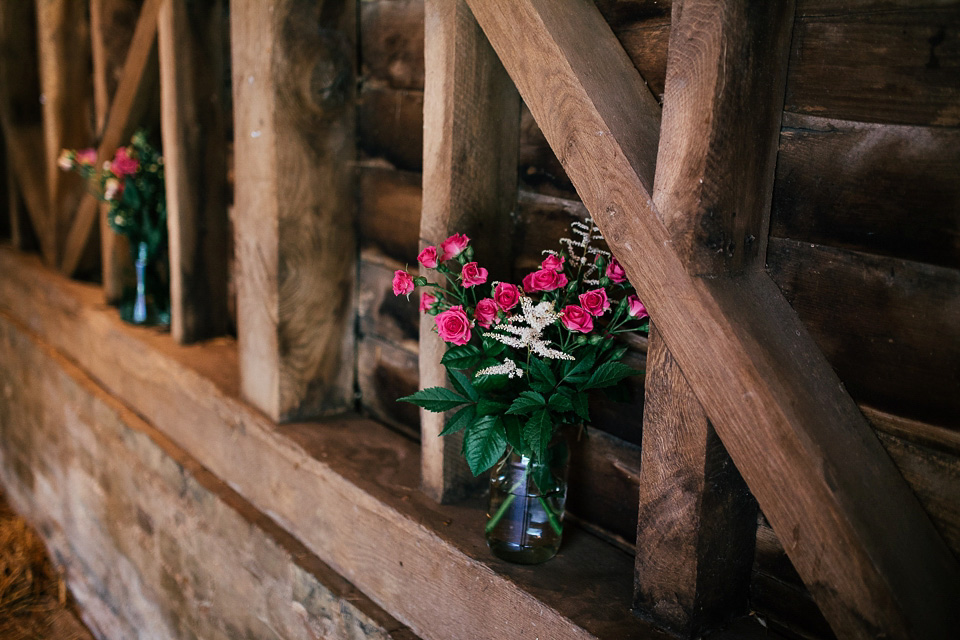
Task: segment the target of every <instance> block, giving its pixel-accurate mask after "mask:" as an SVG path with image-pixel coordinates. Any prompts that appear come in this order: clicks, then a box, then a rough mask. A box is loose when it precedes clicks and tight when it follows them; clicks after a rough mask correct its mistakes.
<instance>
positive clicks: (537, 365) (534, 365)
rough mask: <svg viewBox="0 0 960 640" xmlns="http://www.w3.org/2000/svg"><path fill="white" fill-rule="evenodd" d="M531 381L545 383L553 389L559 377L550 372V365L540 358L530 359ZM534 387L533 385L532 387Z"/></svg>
mask: <svg viewBox="0 0 960 640" xmlns="http://www.w3.org/2000/svg"><path fill="white" fill-rule="evenodd" d="M530 374H531V379H532V380H534V381H537V382H543V383H544V384H546V385H549V388H550V389H553V387H555V386H556V385H557V377H556V376H555V375H553V371H551V370H550V365H548V364H547V363H546V362H544V361H543V360H541V359H540V358H530ZM530 386H533V385H530Z"/></svg>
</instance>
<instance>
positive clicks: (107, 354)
mask: <svg viewBox="0 0 960 640" xmlns="http://www.w3.org/2000/svg"><path fill="white" fill-rule="evenodd" d="M0 273H3V274H4V277H3V278H0V310H2V311H3V312H4V313H6V314H8V315H10V316H11V317H14V318H17V319H18V321H19V322H20V323H21V324H23V325H25V326H28V327H29V328H30V330H31V331H33V332H35V333H36V334H37V335H38V336H39V337H40V338H41V339H43V340H44V341H45V342H47V343H49V344H50V345H51V346H52V347H53V348H55V349H56V350H58V351H60V352H61V353H62V354H64V355H65V356H66V357H67V358H69V359H70V360H71V361H73V362H75V363H77V365H78V366H80V367H81V368H82V369H84V370H85V371H86V372H88V373H89V374H90V376H91V377H92V378H94V379H96V380H97V381H98V383H99V384H100V385H102V387H103V388H104V389H105V390H106V391H107V392H108V393H110V394H111V395H113V396H114V397H115V398H116V399H117V400H118V401H119V402H121V403H123V404H124V405H126V406H128V407H130V408H131V410H133V411H134V412H136V413H137V414H138V415H139V416H142V417H143V418H144V419H145V420H147V421H148V422H150V423H151V424H152V425H154V426H155V427H156V428H157V429H158V430H159V431H161V432H162V433H163V434H164V435H166V436H167V437H169V438H170V439H171V440H172V441H174V442H175V443H176V444H177V446H179V447H182V448H183V449H184V450H185V451H186V452H187V453H188V454H189V455H190V456H192V457H193V458H195V459H196V460H197V461H198V462H199V463H200V464H202V465H203V466H204V467H206V468H207V469H209V470H210V471H211V472H212V473H214V474H215V475H216V476H217V477H218V478H220V479H221V480H223V481H224V482H225V483H226V484H228V485H229V486H231V487H232V488H233V489H235V490H236V491H237V492H238V493H240V494H241V495H242V496H243V497H244V498H245V499H246V500H248V501H250V503H251V504H253V505H254V506H255V507H256V508H257V509H259V510H260V511H262V512H264V513H269V514H270V515H271V517H272V518H273V519H274V520H275V521H276V522H278V523H280V524H281V525H282V526H283V528H284V529H285V530H286V531H288V532H290V533H291V534H292V535H293V536H295V537H296V538H297V539H299V540H300V541H301V542H303V544H304V545H305V546H306V547H308V548H309V549H310V550H311V551H312V552H313V553H315V554H316V555H317V556H318V557H319V558H320V559H321V560H323V561H324V562H326V563H327V564H329V565H330V566H331V567H332V568H333V569H334V570H335V571H336V572H337V573H339V574H340V575H342V576H344V577H345V578H347V579H348V580H350V582H352V583H353V584H354V585H356V586H357V588H359V589H360V590H361V591H363V592H364V593H365V594H367V595H368V596H370V597H371V598H372V599H373V600H375V601H376V602H377V604H378V605H380V606H381V607H383V608H384V609H385V610H386V611H388V612H389V613H390V614H391V615H393V616H394V617H396V618H397V619H399V620H401V621H402V622H404V623H405V624H407V625H408V626H409V627H410V628H411V629H412V630H413V631H414V632H415V633H416V634H417V635H418V636H419V637H422V638H424V639H425V640H430V639H434V640H445V639H447V638H494V637H504V636H506V637H515V636H517V635H519V636H520V637H522V638H534V637H540V638H551V639H557V640H566V639H574V638H575V639H581V640H589V639H609V640H634V639H635V640H640V639H642V638H643V639H648V640H664V639H665V636H664V634H662V633H659V632H657V631H656V630H655V629H652V628H651V627H650V626H649V625H647V624H645V623H643V622H642V621H638V620H637V619H636V618H635V617H634V615H633V613H632V612H631V611H630V594H631V582H632V564H633V563H632V558H630V557H629V556H628V555H627V554H624V553H623V552H622V551H620V550H619V549H617V548H615V547H613V546H610V545H607V544H605V543H603V542H601V541H600V540H598V539H596V538H595V537H593V536H591V535H589V534H586V533H583V532H581V533H579V534H578V533H577V532H576V530H572V531H571V532H570V536H569V537H565V539H564V549H563V551H562V552H561V553H560V554H559V555H558V556H557V557H556V558H555V559H553V560H552V561H551V562H550V563H549V564H548V565H544V566H543V567H542V568H541V569H538V571H537V572H536V573H531V572H530V571H529V570H528V569H526V568H524V567H520V566H517V565H509V564H507V563H503V562H500V561H497V560H494V559H492V558H491V556H490V555H489V551H488V550H487V548H486V545H485V543H484V540H483V522H484V514H483V509H482V508H480V507H479V506H475V505H470V504H467V505H446V506H441V505H437V504H436V503H435V502H433V501H432V500H430V499H429V498H428V497H427V496H425V495H424V494H423V493H422V492H420V491H419V484H420V465H419V453H418V452H419V447H418V445H417V444H416V443H415V442H412V441H410V440H409V439H408V438H405V437H403V436H401V435H399V434H396V433H394V432H392V431H390V430H389V429H387V428H385V427H383V426H381V425H378V424H376V423H374V422H372V421H370V420H364V419H362V418H356V417H346V418H336V419H331V420H328V421H324V422H322V423H307V424H304V423H300V424H289V425H278V424H276V423H274V422H273V421H271V420H270V419H268V418H267V417H266V416H265V415H264V414H263V413H262V412H261V411H259V410H257V409H256V408H254V407H252V406H250V405H249V404H247V403H246V402H244V401H243V400H242V399H241V398H240V389H239V387H240V385H239V379H238V375H237V371H238V367H237V349H236V343H233V342H231V341H229V340H227V339H221V340H217V341H212V342H210V343H205V344H203V345H192V346H188V347H185V346H181V345H178V344H176V343H175V342H174V341H173V340H172V338H171V337H170V336H169V335H168V334H164V333H158V332H156V331H152V330H150V329H144V328H140V327H133V326H130V325H128V324H125V323H124V322H122V321H121V320H120V319H119V318H118V317H117V316H116V313H114V312H112V310H110V309H105V308H103V305H102V304H101V294H100V291H99V288H98V287H95V286H92V285H88V284H84V283H80V282H76V281H70V280H67V279H66V278H64V277H63V276H62V275H58V274H57V273H55V272H52V271H50V270H49V269H45V268H43V267H42V265H40V263H39V261H38V260H37V259H36V258H34V257H30V256H23V255H20V254H17V253H16V252H14V251H12V250H10V249H5V248H3V247H0ZM557 585H567V586H565V587H563V588H558V586H557ZM438 603H439V604H438ZM491 612H494V613H493V614H492V613H491ZM534 623H535V625H536V626H534Z"/></svg>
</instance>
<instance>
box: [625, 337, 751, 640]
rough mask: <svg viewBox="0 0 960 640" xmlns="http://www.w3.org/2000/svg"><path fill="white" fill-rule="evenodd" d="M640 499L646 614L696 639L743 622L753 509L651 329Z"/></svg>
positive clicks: (639, 579)
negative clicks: (731, 622) (736, 619)
mask: <svg viewBox="0 0 960 640" xmlns="http://www.w3.org/2000/svg"><path fill="white" fill-rule="evenodd" d="M639 496H640V501H639V515H638V521H637V522H638V524H637V545H636V549H637V557H636V565H635V570H634V572H635V581H636V586H635V590H634V606H635V607H636V608H637V609H638V610H639V611H641V614H642V615H644V616H646V617H649V618H651V619H653V620H654V621H655V622H656V623H658V624H662V625H664V626H665V627H667V628H669V629H671V630H673V631H674V632H676V633H679V634H681V635H683V636H687V637H695V636H698V635H700V634H702V633H703V632H704V631H705V630H706V629H708V628H711V627H715V626H717V625H719V624H721V623H723V622H725V621H727V620H730V619H732V618H734V617H737V616H739V615H742V614H744V613H746V609H747V603H748V598H749V587H750V575H751V566H752V564H753V552H754V543H755V540H756V533H755V530H756V521H757V506H756V501H755V500H754V499H753V497H752V496H751V495H750V491H749V490H748V489H747V486H746V484H745V483H744V481H743V478H742V477H741V476H740V473H739V472H738V471H737V468H736V467H735V466H734V464H733V461H732V460H731V459H730V456H729V454H728V453H727V452H726V450H725V449H724V447H723V443H722V442H721V441H720V438H719V437H718V436H717V434H716V431H714V429H713V426H712V425H711V424H710V421H709V420H708V419H707V416H706V414H705V413H704V411H703V408H702V407H701V406H700V403H699V401H698V400H697V398H696V396H695V395H694V394H693V392H692V391H691V390H690V386H689V384H688V383H687V381H686V378H685V377H684V376H683V372H682V371H681V370H680V367H679V366H678V365H677V363H676V361H675V360H674V359H673V356H671V355H670V351H669V349H668V348H667V346H666V344H665V343H664V342H663V339H662V338H661V337H660V336H659V334H658V333H657V331H656V326H655V325H653V324H651V333H650V347H649V349H648V351H647V375H646V399H645V403H644V411H643V450H642V458H641V465H640V479H639Z"/></svg>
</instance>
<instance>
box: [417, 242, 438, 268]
mask: <svg viewBox="0 0 960 640" xmlns="http://www.w3.org/2000/svg"><path fill="white" fill-rule="evenodd" d="M417 261H418V262H420V264H422V265H423V266H425V267H426V268H427V269H435V268H436V267H437V264H438V262H439V261H438V260H437V248H436V247H427V248H426V249H424V250H423V251H421V252H420V255H418V256H417Z"/></svg>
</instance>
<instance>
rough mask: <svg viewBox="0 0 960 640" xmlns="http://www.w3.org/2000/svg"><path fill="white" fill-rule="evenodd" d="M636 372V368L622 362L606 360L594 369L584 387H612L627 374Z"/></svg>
mask: <svg viewBox="0 0 960 640" xmlns="http://www.w3.org/2000/svg"><path fill="white" fill-rule="evenodd" d="M636 373H637V371H636V370H634V369H633V368H632V367H628V366H627V365H625V364H623V363H622V362H604V363H603V364H602V365H600V366H599V367H597V368H596V369H595V370H594V372H593V375H591V376H590V379H589V380H587V383H586V384H585V385H583V388H584V389H601V388H603V387H610V386H613V385H615V384H617V383H618V382H620V381H621V380H623V379H624V378H626V377H627V376H632V375H634V374H636Z"/></svg>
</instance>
